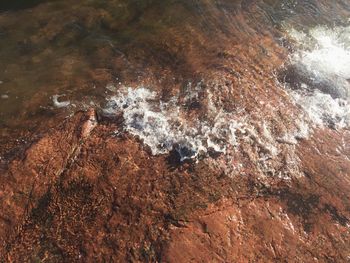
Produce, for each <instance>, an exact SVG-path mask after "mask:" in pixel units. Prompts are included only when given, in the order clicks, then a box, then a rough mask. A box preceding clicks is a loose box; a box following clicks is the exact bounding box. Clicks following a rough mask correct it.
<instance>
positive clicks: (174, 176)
mask: <svg viewBox="0 0 350 263" xmlns="http://www.w3.org/2000/svg"><path fill="white" fill-rule="evenodd" d="M115 2H118V1H114V2H113V4H115ZM122 2H123V1H122ZM124 2H127V1H124ZM124 2H123V3H124ZM236 2H237V3H238V2H239V1H234V3H236ZM256 2H259V1H248V3H247V4H246V5H241V4H240V5H238V6H239V12H238V11H237V13H234V15H232V17H231V19H233V18H234V19H235V20H234V21H236V22H237V23H236V24H234V25H231V26H230V27H227V28H226V27H225V26H223V28H220V30H217V31H218V32H216V33H215V34H213V32H214V30H213V25H210V23H208V24H209V26H208V27H209V29H208V31H206V32H205V33H203V32H202V31H200V30H198V28H196V27H195V25H196V23H198V21H197V20H196V19H198V17H200V16H199V15H198V16H196V17H191V19H189V20H188V21H186V22H187V24H186V26H183V24H181V23H180V24H177V26H172V27H167V28H166V30H165V29H163V28H162V27H158V24H157V19H156V18H157V15H158V14H159V13H160V12H161V11H162V8H161V7H162V5H158V4H157V5H156V7H157V8H148V9H146V11H145V12H144V13H143V15H142V19H139V20H135V21H134V20H133V18H134V17H135V16H138V15H139V14H137V12H136V14H134V13H131V14H129V13H128V15H126V16H125V17H123V19H121V20H120V22H119V23H117V22H116V20H115V19H114V18H113V15H114V14H113V12H107V11H106V10H105V9H99V8H98V7H95V6H92V5H89V4H86V5H84V6H83V8H82V7H81V6H80V4H81V3H80V4H77V5H73V6H72V9H69V10H70V11H67V12H65V13H63V14H62V12H61V13H60V15H57V14H56V13H55V15H53V13H46V12H44V11H47V10H50V8H52V7H50V6H49V5H48V6H45V5H44V6H39V7H38V8H39V10H40V12H39V13H40V21H41V23H42V26H40V27H39V29H38V28H35V30H34V29H33V32H34V33H33V34H32V35H31V36H30V37H29V38H28V40H27V41H29V43H32V44H33V45H34V46H36V47H37V48H38V50H39V51H40V52H39V51H38V54H36V55H37V56H35V57H33V54H28V56H23V58H22V59H23V60H20V61H18V62H17V63H18V64H25V65H26V66H27V67H28V68H30V67H31V65H32V63H39V64H40V65H41V66H42V67H43V68H44V69H45V70H46V68H45V67H44V66H46V64H45V63H44V62H45V61H46V60H51V59H52V57H51V56H52V54H53V53H52V50H50V48H48V49H46V48H45V50H42V49H41V48H40V47H46V46H47V45H51V44H52V43H55V45H58V46H60V45H62V46H65V45H68V46H69V43H71V42H74V43H75V42H76V41H77V40H79V39H80V37H81V36H80V34H79V33H78V32H80V31H79V30H77V31H75V30H71V28H76V27H74V25H75V26H77V25H78V26H82V27H83V28H84V29H86V30H87V31H88V32H99V33H101V32H102V31H103V32H104V31H107V32H108V33H109V34H110V33H111V32H113V33H114V32H117V31H118V30H119V29H121V28H122V27H123V26H126V25H129V24H131V25H132V26H130V27H127V30H126V31H125V32H127V33H128V34H132V33H135V32H136V31H137V30H139V29H140V28H143V27H147V26H150V27H151V28H157V30H155V31H157V36H159V38H156V37H155V36H154V35H152V34H153V33H154V32H153V31H151V33H152V34H151V33H149V34H146V33H145V34H141V35H139V36H138V37H135V38H134V39H133V41H130V43H128V44H125V45H124V46H122V50H121V51H120V50H118V49H115V48H114V47H113V46H111V45H107V44H106V45H105V46H103V47H101V46H99V48H92V47H94V45H92V44H91V43H89V44H91V46H88V47H89V48H90V49H91V50H93V52H91V53H89V52H87V51H90V49H87V50H85V49H84V50H85V52H87V54H88V56H86V57H84V56H83V57H81V53H84V52H80V51H79V49H77V50H78V51H77V50H75V49H74V51H72V52H71V53H70V54H65V56H63V57H62V58H61V57H59V60H58V62H57V61H56V62H55V63H57V64H55V63H53V64H54V66H53V67H50V68H48V71H50V72H51V71H53V72H54V73H56V71H57V72H59V73H60V75H59V76H58V77H57V79H54V81H53V82H51V83H50V85H49V86H50V88H48V89H49V90H54V91H55V92H57V93H58V91H61V90H65V89H69V88H71V87H72V86H77V89H76V90H75V92H76V93H75V95H74V96H73V97H75V99H76V100H78V99H81V100H82V101H84V100H88V99H87V98H89V97H88V96H87V98H85V97H84V98H81V97H82V95H81V94H84V92H86V93H88V92H87V89H89V91H90V92H91V89H92V88H91V86H92V84H94V85H95V84H96V86H97V88H96V90H94V91H92V93H94V94H97V95H98V96H102V95H101V94H103V97H104V96H105V94H106V93H104V91H105V85H106V84H107V83H109V82H110V81H112V80H113V78H114V77H115V76H114V74H116V75H118V77H120V79H121V80H122V81H124V84H125V85H130V86H133V87H137V86H139V85H141V84H145V85H146V84H147V86H150V87H152V90H154V91H156V92H157V93H158V94H159V96H160V98H161V99H162V100H164V101H166V100H168V99H169V98H172V96H174V95H175V94H180V95H181V94H182V93H181V92H183V89H184V88H183V87H184V86H185V85H186V83H188V81H193V82H199V81H202V82H203V85H204V86H203V87H204V89H205V87H208V86H209V87H214V86H215V87H216V91H217V94H215V95H217V99H218V101H219V103H220V106H221V107H222V109H223V110H224V111H227V112H230V113H235V114H236V115H237V117H238V118H245V116H249V121H248V122H249V125H251V126H252V127H254V128H255V130H254V131H252V132H251V134H249V135H247V136H246V137H243V136H242V137H240V138H239V144H238V146H237V147H236V148H234V149H231V152H229V153H228V154H227V155H225V154H222V155H219V156H211V157H208V158H200V159H199V160H198V161H195V160H192V161H186V162H184V163H180V162H179V160H178V158H176V156H174V154H173V153H170V154H165V155H159V156H153V155H152V154H151V151H150V149H149V148H148V147H147V146H146V145H144V144H143V143H142V141H140V140H139V139H138V138H135V137H133V136H131V135H130V134H128V133H125V132H121V133H120V132H117V131H121V130H122V126H123V120H122V118H121V117H120V116H113V117H111V118H107V117H106V116H103V115H102V114H100V109H99V107H97V109H95V110H93V109H90V110H88V111H87V112H86V111H78V112H76V113H75V114H74V115H73V116H72V117H70V118H67V119H65V120H63V117H61V116H59V117H57V119H56V117H55V118H54V117H52V118H49V119H50V120H51V121H50V122H49V123H48V122H42V124H41V125H40V127H38V128H37V129H34V130H33V131H23V130H22V132H23V134H24V135H23V134H22V135H23V137H25V138H26V139H27V141H28V143H27V144H26V145H25V146H22V147H21V148H14V150H13V151H11V153H10V154H8V155H6V156H8V157H7V158H6V160H5V161H3V162H2V163H0V165H1V166H0V207H1V210H0V261H1V262H2V261H3V262H106V261H108V262H349V261H350V222H349V220H350V191H349V190H350V189H349V188H350V160H349V156H350V144H349V141H350V133H349V131H348V130H346V129H343V130H339V131H336V130H332V129H329V128H322V129H321V128H317V129H315V130H314V131H313V132H311V133H310V137H309V138H298V140H297V142H296V143H290V142H286V141H285V140H282V139H281V136H282V135H284V134H286V133H288V132H291V131H295V129H296V128H297V126H298V125H297V123H296V120H297V119H298V117H299V116H300V115H301V110H300V109H299V108H298V107H297V106H296V105H295V104H294V103H292V101H291V100H290V98H289V96H288V94H287V93H286V92H285V90H284V89H283V87H282V85H281V84H280V83H278V82H277V80H276V72H277V71H278V70H279V69H280V67H281V66H282V64H283V63H284V62H285V59H286V57H287V54H288V51H287V50H286V49H285V48H283V47H282V46H281V45H279V44H278V43H276V36H274V34H277V33H276V32H277V31H275V30H274V29H271V28H270V29H269V31H268V30H266V31H265V30H264V24H255V25H251V24H250V22H247V21H250V20H249V19H247V17H249V16H251V15H253V14H254V15H256V16H258V15H257V14H259V9H258V7H257V6H256V5H255V3H256ZM260 2H265V1H260ZM266 2H267V1H266ZM106 5H107V7H109V4H106ZM204 5H205V6H206V7H207V8H208V5H209V7H211V6H210V3H209V2H206V1H204ZM78 7H79V8H78ZM246 9H249V10H250V12H245V11H244V10H246ZM77 10H79V11H80V12H78V14H77ZM107 10H108V9H107ZM126 10H128V8H126ZM175 10H176V11H177V12H178V13H179V14H182V12H187V11H186V9H185V8H183V6H182V5H179V6H176V8H175ZM209 10H213V13H209V14H207V15H208V16H209V17H210V18H211V19H210V20H209V22H213V24H214V25H215V24H216V23H214V22H215V19H218V17H219V15H220V14H217V13H215V10H216V9H214V8H209ZM242 10H243V11H242ZM97 11H98V12H97ZM179 11H181V12H179ZM344 12H345V11H344ZM61 14H62V15H61ZM118 14H119V13H118ZM171 14H172V13H170V14H168V13H166V15H169V16H170V15H171ZM22 18H23V19H30V21H31V22H33V24H35V25H38V24H41V23H39V22H40V21H39V22H38V21H37V20H36V18H35V17H33V16H32V15H31V14H30V12H28V13H23V17H22ZM177 18H178V19H179V20H181V17H177ZM149 20H151V21H152V23H150V24H152V26H153V27H152V26H151V25H150V24H147V21H149ZM203 20H204V21H203ZM16 21H17V17H16V16H11V15H10V14H9V15H6V17H1V18H0V22H3V24H4V28H5V29H8V30H9V29H12V28H13V27H14V25H15V24H16ZM67 21H68V22H69V23H71V24H69V23H68V22H67ZM75 21H78V22H79V23H77V24H75ZM133 21H134V23H131V22H133ZM144 21H146V24H145V22H144ZM200 21H201V22H203V23H204V22H207V21H206V20H205V19H203V18H202V20H200ZM264 21H265V20H264ZM34 22H35V23H34ZM36 23H37V24H36ZM101 24H103V25H104V27H102V29H101V28H99V26H100V25H101ZM67 25H70V26H71V27H69V26H67ZM72 25H73V27H72ZM22 27H23V28H22ZM21 28H22V30H25V29H27V25H26V24H21ZM214 28H215V27H214ZM255 30H258V31H259V34H256V31H255ZM123 32H124V31H123ZM125 32H124V33H125ZM227 32H228V33H229V34H228V33H227ZM243 32H244V34H243ZM125 34H126V33H125ZM128 34H126V35H127V36H129V35H128ZM150 35H152V36H151V37H150ZM277 35H278V34H277ZM213 36H215V37H213ZM17 37H18V36H17V35H15V36H14V39H15V40H16V41H18V39H17ZM124 37H125V36H124ZM24 44H26V43H24ZM27 44H28V43H27ZM24 46H26V45H24ZM29 46H30V45H29ZM65 47H66V46H65ZM59 50H60V49H59ZM204 54H205V55H204ZM46 56H47V57H46ZM87 57H88V58H89V59H87ZM43 58H46V59H43ZM90 59H91V60H90ZM33 61H34V62H33ZM40 61H42V63H40ZM52 61H55V60H52ZM43 65H44V66H43ZM91 65H93V66H91ZM38 68H39V69H40V68H41V67H38ZM74 69H75V70H77V69H80V70H81V71H83V72H84V74H82V73H81V72H78V74H77V75H74V74H73V72H74ZM8 70H9V71H8V74H9V76H8V77H9V78H10V77H11V76H12V75H13V76H17V75H19V74H18V73H19V72H20V71H19V69H18V68H17V66H16V64H14V65H10V66H9V68H8ZM44 72H46V71H44ZM50 76H51V77H52V75H48V76H46V77H43V83H45V84H46V81H47V79H50V80H51V78H50ZM205 85H207V86H205ZM45 87H46V86H45ZM87 87H90V88H87ZM117 87H118V88H119V86H118V85H117ZM43 90H44V91H46V89H45V88H44V86H43V87H42V88H39V89H38V92H37V95H36V96H34V97H33V99H32V100H30V101H28V102H26V103H24V104H25V109H26V110H25V111H24V113H23V115H25V116H27V115H28V114H30V112H31V110H32V109H37V106H38V105H40V104H41V102H42V100H43V97H44V96H43V94H42V93H41V92H40V91H43ZM45 96H46V95H45ZM180 100H181V98H180ZM208 100H209V98H208V97H207V96H205V95H203V94H202V97H201V100H200V101H199V104H200V107H197V108H196V107H195V108H194V109H190V110H189V112H188V114H187V115H186V117H187V118H188V120H196V119H204V118H205V117H206V114H207V108H208ZM39 102H40V103H39ZM182 102H183V101H180V103H182ZM85 107H86V104H85ZM46 113H47V112H46ZM39 115H40V114H39ZM34 116H36V115H35V114H34ZM40 120H41V119H40V118H38V120H37V122H40ZM45 120H46V119H45ZM20 121H21V118H18V120H15V122H20ZM265 124H266V126H267V127H269V128H270V129H271V137H272V138H271V141H272V142H268V143H270V144H272V143H274V144H276V147H277V148H278V154H276V155H273V154H270V153H269V151H271V149H269V147H268V146H269V145H268V146H266V145H264V141H262V140H263V138H264V136H265V137H266V134H265V135H264V133H266V131H264V127H265V126H264V125H265ZM24 126H25V125H24ZM45 126H47V127H45ZM33 133H34V134H35V136H33ZM3 134H5V135H3V137H2V139H1V145H2V148H1V152H9V150H10V149H12V148H13V147H14V145H17V146H18V144H16V143H13V142H12V141H9V142H8V141H7V138H10V137H11V138H12V139H13V138H15V137H16V136H17V134H16V136H15V135H12V136H11V129H10V128H8V129H7V128H6V130H5V129H4V132H3ZM265 139H266V138H265ZM273 146H274V145H273ZM19 149H20V150H19ZM266 155H267V156H268V158H264V157H265V156H266Z"/></svg>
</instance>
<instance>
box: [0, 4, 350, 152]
mask: <svg viewBox="0 0 350 263" xmlns="http://www.w3.org/2000/svg"><path fill="white" fill-rule="evenodd" d="M0 10H2V11H1V13H0V130H1V133H0V143H1V145H7V144H8V142H9V141H11V140H14V138H17V139H18V138H21V136H22V137H25V136H26V134H27V133H28V132H30V131H35V130H36V129H37V127H38V126H43V125H44V126H46V123H49V120H50V119H52V118H54V117H55V116H57V114H64V115H69V114H70V113H72V112H74V111H76V110H79V109H86V108H88V107H91V106H94V107H100V108H106V107H108V105H109V106H110V101H109V102H108V100H109V98H111V96H115V95H116V94H117V93H118V91H120V90H122V88H124V89H125V87H126V86H127V87H129V86H132V87H141V86H146V87H148V88H149V87H151V89H153V90H156V91H157V92H158V93H157V94H158V95H157V96H156V98H153V99H156V100H161V101H164V102H168V101H169V100H171V99H172V98H175V97H176V96H177V100H178V101H181V102H182V101H184V97H185V96H192V95H188V94H187V93H188V92H187V93H186V92H185V91H186V89H187V90H188V87H189V85H190V84H191V83H193V84H192V85H193V86H196V85H195V83H200V82H201V81H202V80H203V79H205V80H208V79H210V78H211V77H210V76H211V74H213V72H218V74H220V72H226V73H227V72H229V73H230V74H233V75H234V74H238V73H237V72H239V68H242V69H243V68H244V70H245V71H248V72H250V71H252V72H253V71H254V69H255V66H256V64H259V61H261V60H263V59H268V57H269V56H270V55H271V52H272V53H273V52H274V50H275V49H274V48H271V46H266V43H264V42H263V41H262V39H263V38H264V37H265V38H266V37H269V38H271V39H273V40H274V41H275V42H276V45H277V46H280V47H281V48H284V49H286V50H287V52H289V54H290V55H291V56H294V57H293V58H294V60H293V62H292V63H291V64H292V65H296V66H295V67H294V68H293V69H291V70H288V71H287V73H283V74H282V77H279V80H280V81H281V79H282V82H286V83H287V86H288V87H287V88H288V89H291V93H292V95H293V94H294V97H295V99H296V101H297V102H298V103H300V104H301V106H302V107H304V108H305V110H306V111H309V113H310V114H311V115H312V116H313V117H314V118H316V117H317V118H318V122H319V123H322V122H323V121H324V122H325V123H326V124H330V123H331V124H332V125H333V126H334V125H335V124H334V123H336V122H339V123H340V124H339V125H340V126H341V127H347V125H348V123H349V119H350V118H349V110H348V104H347V101H348V94H347V92H348V91H347V89H348V79H349V78H350V74H348V72H349V69H348V65H349V64H350V63H349V62H350V55H349V54H350V30H349V27H348V24H349V23H348V22H349V18H350V16H349V12H350V3H349V2H348V1H341V0H337V1H316V0H312V1H294V0H289V1H286V0H284V1H278V0H256V1H255V0H250V1H238V0H216V1H214V0H190V1H189V0H178V1H175V0H173V1H169V0H167V1H164V0H162V1H160V0H154V1H151V0H148V1H147V0H144V1H137V0H129V1H128V0H109V1H107V0H106V1H103V0H89V1H85V0H84V1H83V0H64V1H39V0H38V1H12V2H8V4H6V3H2V4H0ZM315 28H317V29H315ZM315 32H316V33H315ZM317 32H318V33H317ZM334 32H337V33H334ZM317 34H318V35H317ZM330 34H331V36H330ZM332 34H334V35H332ZM327 37H328V39H327ZM322 41H323V42H322ZM236 47H237V48H236ZM238 47H239V48H242V49H244V48H246V49H247V51H246V52H247V54H248V55H247V56H249V54H252V55H251V57H250V58H249V61H250V62H249V63H247V62H246V61H248V59H247V60H244V59H240V58H238V56H235V55H232V54H233V53H232V52H234V50H235V49H236V50H238ZM250 49H251V50H252V51H251V52H250V51H249V50H250ZM256 50H258V52H257V51H256ZM237 52H238V51H237ZM332 52H334V53H332ZM256 54H259V56H257V55H256ZM337 55H338V56H339V59H342V60H341V61H340V66H339V69H336V68H334V67H333V66H332V67H329V65H330V63H334V65H338V63H337V62H338V61H334V60H332V61H330V59H334V58H336V56H337ZM235 57H236V58H235ZM227 58H230V60H229V61H230V62H229V63H228V62H227V61H228V60H227ZM288 61H289V60H288V58H286V63H289V62H288ZM271 63H273V62H271ZM319 65H321V66H322V65H324V66H323V67H318V66H319ZM327 66H328V68H327ZM332 70H333V71H332ZM276 75H278V74H276ZM310 76H311V77H310ZM253 77H254V76H253ZM277 79H278V76H276V80H277ZM315 79H316V80H315ZM262 81H263V80H262ZM305 85H307V87H306V88H305ZM124 86H125V87H124ZM193 86H192V87H193ZM197 86H198V85H197ZM203 86H204V84H203ZM203 86H201V87H203ZM319 87H323V88H319ZM332 87H333V88H334V87H336V89H337V91H336V92H335V93H337V92H338V93H339V92H341V91H339V89H344V90H345V91H344V92H345V93H344V92H343V93H344V94H342V95H341V96H340V95H339V94H338V95H339V96H338V95H337V96H335V95H334V94H335V93H334V92H333V91H332V92H330V91H329V89H330V88H332ZM200 89H201V88H200ZM300 90H301V92H300ZM325 90H326V91H325ZM327 90H328V91H327ZM293 92H294V93H293ZM186 94H187V95H186ZM198 94H199V95H198ZM198 94H197V96H199V97H200V96H202V95H201V92H200V91H199V92H198ZM206 96H208V95H206ZM211 96H212V95H211ZM213 96H214V97H215V94H214V95H213ZM114 98H115V97H114ZM151 99H152V98H151ZM320 100H321V101H322V102H323V104H322V103H321V102H320ZM214 101H215V98H214ZM316 104H317V105H316ZM318 104H322V105H318ZM332 105H333V106H332ZM197 106H198V105H197ZM335 106H336V107H335ZM147 107H148V106H147ZM191 107H192V108H196V103H195V102H192V103H190V104H189V108H191ZM227 107H229V106H227ZM320 107H321V109H322V110H323V111H322V110H321V112H320ZM327 107H330V108H329V109H327ZM337 107H338V108H337ZM335 108H336V112H330V111H331V110H332V109H335ZM182 111H183V109H182ZM155 112H157V111H155ZM186 118H191V117H190V116H187V117H186ZM131 121H132V120H131ZM210 123H211V124H210ZM47 125H48V124H47ZM130 125H135V122H133V123H132V124H130ZM157 125H160V124H159V123H158V124H157ZM164 125H168V124H164ZM164 125H163V128H164ZM206 125H209V126H210V127H211V129H212V128H213V127H214V126H215V124H213V121H211V122H210V121H209V120H208V121H207V124H206ZM213 125H214V126H213ZM201 127H202V126H201ZM203 127H204V126H203ZM133 129H134V130H135V129H136V130H137V134H138V135H140V134H141V137H142V136H145V134H144V133H142V132H143V131H140V129H138V128H137V127H136V128H135V127H134V126H131V127H129V130H133ZM152 129H154V127H153V128H151V130H152ZM169 129H170V128H169ZM140 132H141V133H140ZM166 133H167V134H171V131H166ZM209 134H210V132H209ZM174 136H177V135H174ZM193 136H197V135H193ZM208 136H209V135H208ZM209 137H210V139H211V140H214V141H216V142H215V143H214V144H215V145H216V146H218V145H219V146H220V145H222V142H221V143H220V142H218V140H219V141H220V140H222V139H223V138H225V139H227V138H228V137H229V136H228V135H222V136H221V135H220V136H219V137H218V136H216V137H215V136H214V138H213V136H211V135H210V136H209ZM209 137H208V138H209ZM200 138H201V139H200V141H203V138H202V137H200ZM205 138H206V137H205ZM208 138H206V139H208ZM148 139H149V138H148ZM145 140H147V138H145ZM177 143H178V142H177ZM150 144H152V143H150ZM9 145H10V146H11V145H12V144H9ZM10 146H7V147H4V148H6V150H8V147H10ZM156 147H160V146H159V145H158V146H156ZM198 147H199V146H198Z"/></svg>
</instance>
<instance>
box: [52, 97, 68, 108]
mask: <svg viewBox="0 0 350 263" xmlns="http://www.w3.org/2000/svg"><path fill="white" fill-rule="evenodd" d="M62 96H64V95H53V96H52V102H53V105H54V106H55V107H56V108H65V107H68V106H69V105H70V101H58V99H59V98H60V97H62Z"/></svg>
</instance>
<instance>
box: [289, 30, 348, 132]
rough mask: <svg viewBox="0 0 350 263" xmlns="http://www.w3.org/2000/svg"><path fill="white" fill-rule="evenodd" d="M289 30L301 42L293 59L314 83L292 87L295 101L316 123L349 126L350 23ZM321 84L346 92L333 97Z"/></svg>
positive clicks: (298, 42)
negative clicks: (329, 26) (338, 25)
mask: <svg viewBox="0 0 350 263" xmlns="http://www.w3.org/2000/svg"><path fill="white" fill-rule="evenodd" d="M289 34H290V36H291V37H292V38H293V39H294V40H296V42H297V45H298V50H297V51H296V52H294V53H293V54H292V55H291V59H290V62H291V64H293V65H297V66H302V67H301V69H303V70H305V72H304V73H305V74H307V75H309V78H310V79H311V80H310V82H312V83H313V86H314V87H310V84H306V83H300V87H301V88H300V89H298V90H294V91H291V94H292V95H293V97H294V99H295V101H296V102H297V103H298V104H299V105H301V107H302V108H303V109H304V111H305V112H306V113H307V115H308V117H309V119H310V120H311V121H312V122H313V123H314V124H316V125H321V126H322V125H328V126H329V125H332V126H333V127H335V128H345V127H349V126H350V103H349V101H350V98H349V92H350V90H349V87H350V85H349V83H348V81H347V79H350V27H335V28H328V27H316V28H314V29H311V30H310V31H309V32H306V33H305V32H298V31H296V30H294V29H292V30H289ZM321 85H327V86H329V89H330V90H331V91H332V90H333V91H335V92H336V93H338V94H345V95H342V96H338V97H337V96H333V97H332V96H331V95H332V92H330V93H329V94H327V92H326V91H325V90H324V89H327V88H322V87H321ZM318 87H319V88H318Z"/></svg>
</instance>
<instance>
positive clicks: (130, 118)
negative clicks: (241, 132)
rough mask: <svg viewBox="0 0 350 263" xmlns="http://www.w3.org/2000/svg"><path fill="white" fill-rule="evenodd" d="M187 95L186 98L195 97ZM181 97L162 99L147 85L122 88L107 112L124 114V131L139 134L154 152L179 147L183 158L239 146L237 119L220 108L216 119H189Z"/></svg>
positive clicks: (165, 151) (222, 151)
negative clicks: (180, 101)
mask: <svg viewBox="0 0 350 263" xmlns="http://www.w3.org/2000/svg"><path fill="white" fill-rule="evenodd" d="M194 96H196V95H195V94H194V95H193V94H187V95H186V96H185V99H193V97H194ZM178 104H179V103H178V99H177V98H173V99H172V100H170V101H169V102H168V103H165V102H162V101H161V100H160V99H159V98H158V96H157V94H156V93H155V92H152V91H150V90H149V89H147V88H144V87H140V88H137V89H133V88H130V87H129V88H123V89H121V90H119V91H118V92H117V94H116V95H115V96H113V97H111V98H110V99H109V102H108V105H107V108H106V110H105V112H106V113H109V114H111V113H112V114H114V113H118V112H119V113H122V115H123V118H124V130H125V131H127V132H129V133H130V134H132V135H134V136H137V137H139V138H140V139H141V140H142V141H143V143H144V144H146V145H148V146H149V147H150V149H151V152H152V154H153V155H157V154H165V153H169V152H170V151H172V150H176V151H177V152H178V153H179V155H180V158H181V161H184V160H186V159H192V158H195V157H197V156H198V155H199V154H206V153H208V152H209V151H215V152H218V153H225V152H226V150H227V147H228V146H235V145H236V143H237V142H236V136H235V131H236V126H237V122H236V121H235V120H233V119H232V118H230V120H229V121H228V116H227V113H224V112H222V111H219V112H217V113H216V116H215V118H213V119H207V120H202V121H200V120H198V119H195V120H188V119H187V118H186V112H185V111H184V109H182V108H181V107H180V106H178Z"/></svg>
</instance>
